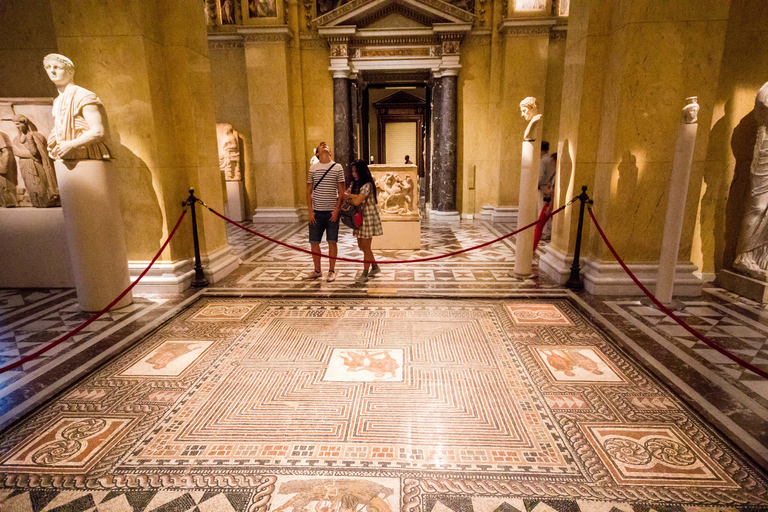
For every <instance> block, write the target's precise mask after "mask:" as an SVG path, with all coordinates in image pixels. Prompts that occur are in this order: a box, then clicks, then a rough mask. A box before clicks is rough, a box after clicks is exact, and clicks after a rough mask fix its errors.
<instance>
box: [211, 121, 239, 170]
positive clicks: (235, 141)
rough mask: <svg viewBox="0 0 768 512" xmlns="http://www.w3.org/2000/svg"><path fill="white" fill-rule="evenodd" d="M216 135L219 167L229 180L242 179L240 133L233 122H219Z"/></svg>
mask: <svg viewBox="0 0 768 512" xmlns="http://www.w3.org/2000/svg"><path fill="white" fill-rule="evenodd" d="M216 135H217V138H218V141H219V167H220V168H221V172H223V173H224V179H225V180H227V181H240V180H241V179H242V173H241V172H240V135H239V134H238V133H237V132H236V131H235V129H234V128H232V125H231V124H228V123H218V124H217V125H216Z"/></svg>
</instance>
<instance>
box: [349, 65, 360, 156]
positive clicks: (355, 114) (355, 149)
mask: <svg viewBox="0 0 768 512" xmlns="http://www.w3.org/2000/svg"><path fill="white" fill-rule="evenodd" d="M359 99H360V90H359V88H358V85H357V80H354V79H353V80H350V81H349V100H350V109H351V110H350V114H351V115H350V124H351V126H350V148H351V149H350V154H349V161H350V162H354V161H355V160H357V159H358V158H360V157H359V156H358V155H359V154H360V101H359Z"/></svg>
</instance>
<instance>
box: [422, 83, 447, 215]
mask: <svg viewBox="0 0 768 512" xmlns="http://www.w3.org/2000/svg"><path fill="white" fill-rule="evenodd" d="M442 84H443V81H442V80H441V79H440V78H437V77H435V78H433V79H432V119H431V123H430V124H431V127H432V134H431V137H432V140H431V148H430V150H431V155H432V158H431V160H432V162H431V163H430V165H431V167H430V172H429V181H428V182H427V183H425V184H424V185H425V190H426V188H427V187H428V188H429V195H428V197H425V200H426V201H429V202H431V203H432V205H433V207H434V204H435V203H434V200H435V191H434V188H433V187H432V184H433V183H434V182H435V175H436V174H440V141H441V140H442V136H441V132H440V129H441V126H442V125H441V124H440V118H441V117H440V96H441V94H442V93H441V90H442ZM425 195H426V194H425Z"/></svg>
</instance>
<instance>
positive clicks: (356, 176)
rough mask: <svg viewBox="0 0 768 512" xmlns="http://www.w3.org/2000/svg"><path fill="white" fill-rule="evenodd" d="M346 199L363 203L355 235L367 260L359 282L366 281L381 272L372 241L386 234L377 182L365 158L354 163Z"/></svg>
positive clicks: (345, 193) (345, 194) (353, 202)
mask: <svg viewBox="0 0 768 512" xmlns="http://www.w3.org/2000/svg"><path fill="white" fill-rule="evenodd" d="M344 199H345V200H347V201H351V202H352V204H354V205H359V204H362V205H363V211H362V214H363V223H362V225H361V226H360V227H359V228H358V229H356V230H354V232H353V235H354V236H356V237H357V246H358V247H359V248H360V250H361V251H363V259H364V260H365V261H366V262H365V263H364V264H363V273H362V274H361V275H360V277H358V278H357V282H358V283H365V282H366V281H368V276H374V275H376V274H378V273H379V272H381V268H380V267H379V266H378V265H377V264H376V261H375V260H376V258H375V256H374V255H373V250H371V242H373V237H374V236H380V235H383V234H384V231H383V230H382V228H381V218H380V217H379V209H378V208H377V207H376V201H377V200H376V184H375V183H374V181H373V176H371V171H370V169H368V164H366V163H365V160H356V161H354V162H353V163H352V184H351V185H350V187H349V188H348V189H347V190H346V192H344ZM371 267H372V268H371ZM369 270H370V272H369Z"/></svg>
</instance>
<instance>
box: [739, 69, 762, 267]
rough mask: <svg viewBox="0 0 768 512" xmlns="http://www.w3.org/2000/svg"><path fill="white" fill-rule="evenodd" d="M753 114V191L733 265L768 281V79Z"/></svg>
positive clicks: (743, 220)
mask: <svg viewBox="0 0 768 512" xmlns="http://www.w3.org/2000/svg"><path fill="white" fill-rule="evenodd" d="M754 116H755V119H756V120H757V139H756V141H755V150H754V156H753V157H752V166H751V168H750V193H749V198H748V201H747V206H746V209H745V211H744V217H743V218H742V221H741V233H740V235H739V244H738V246H737V248H736V254H737V256H736V260H735V261H734V262H733V268H734V269H735V270H736V271H737V272H739V273H741V274H744V275H747V276H749V277H753V278H755V279H759V280H761V281H768V136H766V128H767V127H768V82H767V83H765V84H764V85H763V86H762V87H761V88H760V90H759V91H758V93H757V98H755V110H754Z"/></svg>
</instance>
